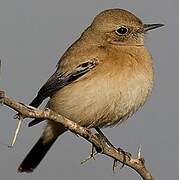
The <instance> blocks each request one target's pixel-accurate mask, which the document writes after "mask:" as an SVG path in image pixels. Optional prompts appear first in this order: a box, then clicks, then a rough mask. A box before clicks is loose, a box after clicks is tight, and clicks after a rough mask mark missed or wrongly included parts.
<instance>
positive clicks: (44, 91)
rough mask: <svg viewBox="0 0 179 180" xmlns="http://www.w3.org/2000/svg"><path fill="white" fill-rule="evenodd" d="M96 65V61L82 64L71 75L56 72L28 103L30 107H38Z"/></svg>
mask: <svg viewBox="0 0 179 180" xmlns="http://www.w3.org/2000/svg"><path fill="white" fill-rule="evenodd" d="M96 64H97V60H96V59H93V60H90V61H87V62H84V63H82V64H80V65H79V66H77V67H76V68H75V69H74V70H73V71H72V72H71V73H62V72H59V70H57V71H56V72H55V73H54V74H53V75H52V76H51V77H50V78H49V79H48V81H47V82H46V83H45V84H44V85H43V86H42V88H41V89H40V90H39V92H38V94H37V96H36V97H35V99H34V100H33V101H32V102H31V103H30V106H33V107H38V106H39V105H40V104H41V103H42V102H43V100H44V99H46V98H47V97H49V96H51V95H52V94H53V93H54V92H55V91H57V90H59V89H61V88H63V87H64V86H66V85H68V84H70V83H72V82H74V81H75V80H77V79H78V78H80V77H81V76H83V75H84V74H86V73H87V72H88V71H89V70H91V69H92V68H94V67H95V66H96ZM43 120H44V119H42V120H39V119H34V120H33V121H31V122H30V123H29V125H28V126H29V127H31V126H33V125H35V124H38V123H39V122H42V121H43Z"/></svg>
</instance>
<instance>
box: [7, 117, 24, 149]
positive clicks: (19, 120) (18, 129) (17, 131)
mask: <svg viewBox="0 0 179 180" xmlns="http://www.w3.org/2000/svg"><path fill="white" fill-rule="evenodd" d="M17 121H18V123H17V128H16V130H15V133H14V137H13V140H12V143H11V145H9V146H8V147H9V148H13V146H14V144H15V142H16V140H17V136H18V134H19V131H20V128H21V124H22V118H19V119H18V120H17Z"/></svg>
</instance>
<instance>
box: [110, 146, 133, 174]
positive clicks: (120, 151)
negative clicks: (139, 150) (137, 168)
mask: <svg viewBox="0 0 179 180" xmlns="http://www.w3.org/2000/svg"><path fill="white" fill-rule="evenodd" d="M117 151H118V152H119V153H121V154H122V155H123V161H122V165H121V167H120V169H122V168H123V167H124V165H125V164H126V160H127V158H129V159H131V156H132V155H131V154H130V153H129V152H126V151H124V150H123V149H121V148H117ZM118 163H120V162H119V161H118V160H116V159H114V161H113V166H112V169H113V172H115V169H116V168H117V166H118Z"/></svg>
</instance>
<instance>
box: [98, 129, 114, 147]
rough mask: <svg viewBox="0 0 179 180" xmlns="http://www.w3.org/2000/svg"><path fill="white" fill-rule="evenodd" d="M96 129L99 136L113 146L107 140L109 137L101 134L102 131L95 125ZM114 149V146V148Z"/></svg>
mask: <svg viewBox="0 0 179 180" xmlns="http://www.w3.org/2000/svg"><path fill="white" fill-rule="evenodd" d="M95 129H96V131H97V132H98V133H99V135H100V136H101V138H103V140H104V141H105V142H106V143H107V144H108V145H109V146H111V147H113V148H115V147H114V145H113V144H111V142H110V141H109V139H108V138H107V137H106V136H105V135H104V134H103V132H102V131H101V130H100V129H99V128H98V127H95ZM115 149H116V148H115Z"/></svg>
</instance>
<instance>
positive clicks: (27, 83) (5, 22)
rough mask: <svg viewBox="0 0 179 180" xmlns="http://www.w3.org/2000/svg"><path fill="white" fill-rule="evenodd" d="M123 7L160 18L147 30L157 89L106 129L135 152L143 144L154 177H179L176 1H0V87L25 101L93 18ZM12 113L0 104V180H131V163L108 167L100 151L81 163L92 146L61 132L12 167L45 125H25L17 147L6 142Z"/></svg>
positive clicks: (178, 14) (149, 20)
mask: <svg viewBox="0 0 179 180" xmlns="http://www.w3.org/2000/svg"><path fill="white" fill-rule="evenodd" d="M114 7H115V8H117V7H118V8H125V9H127V10H130V11H132V12H133V13H135V14H136V15H137V16H139V17H141V19H142V20H143V21H144V22H146V23H164V24H165V25H166V26H165V27H164V28H161V29H158V30H156V31H152V32H151V33H150V34H148V36H147V43H146V45H147V47H148V48H149V49H150V51H151V53H152V55H153V58H154V66H155V80H156V81H155V88H154V91H153V93H152V96H151V97H150V99H149V101H148V102H147V103H146V104H145V107H144V108H143V109H142V110H141V111H140V112H138V113H137V114H136V115H135V116H133V117H132V118H130V119H129V120H128V121H127V122H125V123H123V124H122V125H120V126H119V127H116V128H113V129H111V128H108V129H105V131H104V132H105V134H106V135H107V136H108V137H109V139H110V140H111V141H112V142H113V143H114V144H115V145H116V146H120V147H122V148H124V149H126V150H128V151H130V152H133V153H135V152H136V149H137V146H138V145H139V144H140V143H141V144H142V154H143V155H144V156H145V159H146V165H147V166H148V167H149V168H150V169H151V172H152V174H153V175H154V177H155V179H156V180H157V179H162V180H168V179H175V180H176V179H178V178H179V175H178V173H179V163H178V162H179V156H178V152H179V132H178V128H179V122H178V111H179V109H178V107H179V104H178V102H179V96H178V92H179V85H178V79H179V71H178V69H179V21H178V17H179V12H178V8H179V1H178V0H170V1H167V0H150V1H149V0H135V1H131V0H111V1H109V0H90V1H89V0H74V1H70V0H65V1H59V0H50V1H49V0H1V1H0V58H1V59H2V77H1V78H2V80H1V82H0V83H1V87H3V89H4V90H5V91H6V93H7V95H9V96H12V97H14V98H16V99H18V100H19V101H22V102H25V103H29V102H30V101H31V100H32V99H33V97H34V96H35V95H36V93H37V91H38V89H39V88H40V87H41V85H43V83H45V81H46V80H47V79H48V77H49V76H50V74H52V73H53V72H54V70H55V66H56V63H57V61H58V57H60V56H61V55H62V54H63V52H64V51H65V49H66V48H67V47H68V46H69V45H70V44H71V43H72V42H73V41H74V40H76V39H77V38H78V37H79V35H80V33H81V32H82V31H83V30H84V28H86V27H87V26H88V25H89V24H90V23H91V21H92V19H93V17H94V16H95V15H96V14H97V13H99V12H100V11H102V10H104V9H107V8H114ZM13 115H14V112H13V111H11V110H9V109H8V108H7V107H1V108H0V179H2V180H11V179H13V180H31V179H38V180H48V179H51V180H52V179H53V180H57V179H58V180H59V179H61V180H71V179H73V180H82V179H85V180H91V179H96V180H108V179H111V180H118V179H121V180H122V179H123V180H130V179H131V180H134V179H139V176H138V175H137V174H136V173H134V172H133V171H132V170H131V169H129V168H126V167H125V168H123V169H122V170H121V171H120V172H118V173H115V174H113V173H112V160H111V159H110V158H106V157H105V156H102V155H99V156H98V157H97V158H96V161H94V160H91V161H89V162H87V163H86V164H85V165H83V166H82V165H80V161H81V160H82V159H84V158H85V157H86V156H87V155H88V154H89V148H90V145H89V143H87V142H86V141H84V140H83V139H81V138H77V137H76V136H74V135H73V134H71V133H66V134H64V135H63V136H62V137H61V139H59V140H58V141H57V142H56V144H55V145H54V146H53V148H52V149H51V151H50V152H49V153H48V155H47V156H46V158H45V159H44V161H43V162H42V163H41V164H40V166H39V167H38V169H37V170H36V171H34V173H33V174H18V173H17V172H16V169H17V166H18V165H19V163H20V162H21V160H22V159H23V158H24V157H25V155H26V153H27V151H28V150H29V149H30V147H31V146H32V145H33V144H34V143H35V141H36V140H37V138H38V137H39V136H40V134H41V130H42V127H43V125H40V126H36V127H34V128H27V126H26V125H27V122H25V123H24V125H23V128H22V130H21V134H20V135H19V137H18V141H17V143H16V145H15V147H14V149H8V148H7V147H6V146H4V145H3V144H8V143H10V140H11V137H12V134H13V130H14V128H15V124H16V121H14V120H13Z"/></svg>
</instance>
